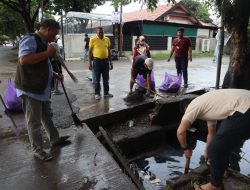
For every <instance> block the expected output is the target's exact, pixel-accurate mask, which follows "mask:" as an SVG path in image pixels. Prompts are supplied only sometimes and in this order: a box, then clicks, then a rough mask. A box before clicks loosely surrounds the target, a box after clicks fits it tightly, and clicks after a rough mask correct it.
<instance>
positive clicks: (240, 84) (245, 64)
mask: <svg viewBox="0 0 250 190" xmlns="http://www.w3.org/2000/svg"><path fill="white" fill-rule="evenodd" d="M248 21H249V15H242V14H240V15H239V17H237V18H236V19H234V21H233V22H232V23H231V26H232V27H231V34H232V36H231V52H230V62H229V67H228V70H227V72H226V75H225V78H224V81H223V85H222V88H240V89H248V90H250V55H249V53H248V50H247V49H248V43H247V39H248V38H247V26H248Z"/></svg>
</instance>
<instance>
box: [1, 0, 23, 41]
mask: <svg viewBox="0 0 250 190" xmlns="http://www.w3.org/2000/svg"><path fill="white" fill-rule="evenodd" d="M13 26H15V27H13ZM24 31H25V28H24V23H23V22H22V20H21V19H20V16H19V15H18V14H17V13H16V12H13V11H12V10H11V9H10V8H8V7H6V6H4V5H2V4H1V3H0V34H5V35H8V36H9V37H10V38H11V39H15V37H16V36H18V35H20V34H22V33H24Z"/></svg>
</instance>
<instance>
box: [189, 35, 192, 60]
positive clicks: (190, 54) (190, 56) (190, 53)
mask: <svg viewBox="0 0 250 190" xmlns="http://www.w3.org/2000/svg"><path fill="white" fill-rule="evenodd" d="M189 42H190V46H189V47H188V59H189V60H190V61H192V45H191V41H190V40H189Z"/></svg>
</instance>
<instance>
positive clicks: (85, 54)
mask: <svg viewBox="0 0 250 190" xmlns="http://www.w3.org/2000/svg"><path fill="white" fill-rule="evenodd" d="M84 42H85V48H84V53H83V63H85V61H86V60H87V56H88V53H89V36H88V34H85V39H84Z"/></svg>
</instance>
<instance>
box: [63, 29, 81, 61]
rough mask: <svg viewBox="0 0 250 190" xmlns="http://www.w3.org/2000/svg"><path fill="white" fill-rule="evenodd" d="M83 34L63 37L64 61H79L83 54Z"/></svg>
mask: <svg viewBox="0 0 250 190" xmlns="http://www.w3.org/2000/svg"><path fill="white" fill-rule="evenodd" d="M84 46H85V42H84V34H67V35H64V51H65V58H66V59H72V58H75V59H81V58H82V56H83V52H84Z"/></svg>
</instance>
